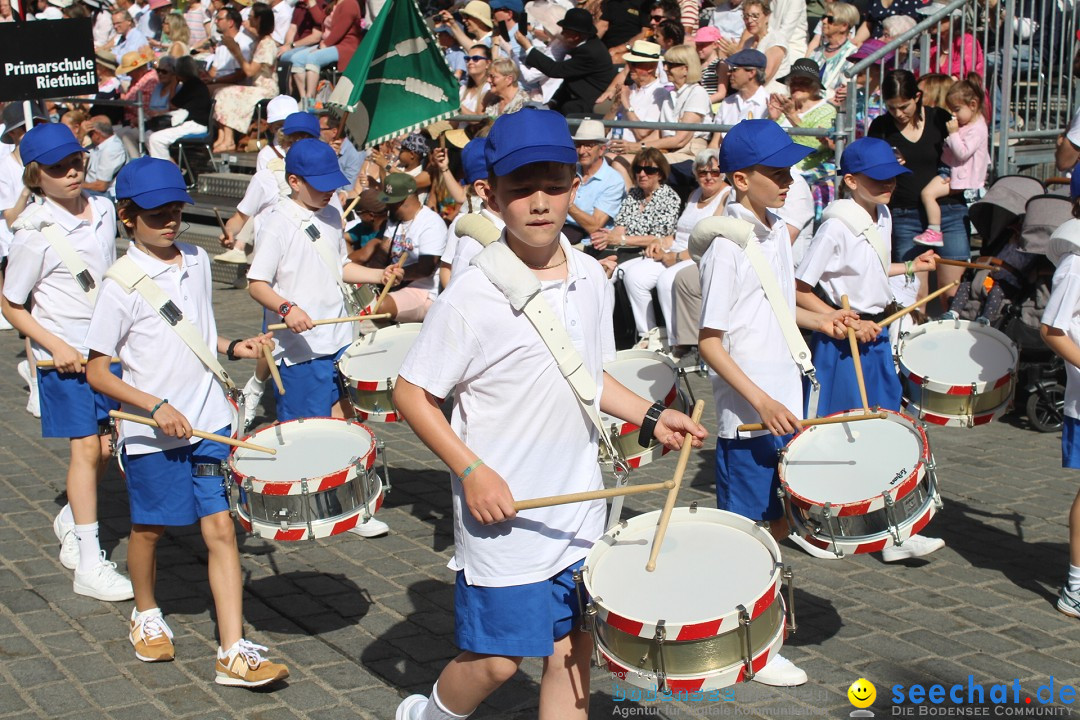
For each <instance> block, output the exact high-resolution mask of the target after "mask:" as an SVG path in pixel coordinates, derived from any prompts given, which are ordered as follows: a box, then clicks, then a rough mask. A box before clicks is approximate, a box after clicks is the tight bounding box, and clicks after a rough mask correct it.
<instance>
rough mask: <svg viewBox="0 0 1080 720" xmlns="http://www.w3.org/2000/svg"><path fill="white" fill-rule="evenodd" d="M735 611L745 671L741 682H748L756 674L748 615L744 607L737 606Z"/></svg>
mask: <svg viewBox="0 0 1080 720" xmlns="http://www.w3.org/2000/svg"><path fill="white" fill-rule="evenodd" d="M736 609H737V610H738V611H739V639H741V640H742V646H743V667H744V668H745V669H746V675H745V677H743V680H744V681H745V682H749V681H750V680H753V679H754V675H756V674H757V673H755V672H754V650H753V647H752V646H751V644H750V613H749V612H747V611H746V606H745V605H739V606H738V607H737V608H736Z"/></svg>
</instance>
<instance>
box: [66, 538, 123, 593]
mask: <svg viewBox="0 0 1080 720" xmlns="http://www.w3.org/2000/svg"><path fill="white" fill-rule="evenodd" d="M74 590H75V593H76V594H78V595H87V596H89V597H92V598H97V599H98V600H104V601H106V602H118V601H120V600H130V599H132V598H133V597H135V591H134V590H132V589H131V581H130V580H128V579H127V578H126V577H124V576H123V575H121V574H120V573H118V572H117V571H116V563H114V562H110V561H109V559H108V558H107V557H106V556H105V551H104V550H102V551H101V562H100V563H98V564H97V566H96V567H94V569H93V570H89V571H87V572H84V573H81V572H79V571H78V570H76V571H75V584H74Z"/></svg>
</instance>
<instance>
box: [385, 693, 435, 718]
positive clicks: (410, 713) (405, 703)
mask: <svg viewBox="0 0 1080 720" xmlns="http://www.w3.org/2000/svg"><path fill="white" fill-rule="evenodd" d="M428 702H430V701H429V700H428V699H427V696H426V695H410V696H409V697H407V698H405V699H404V700H402V701H401V704H400V705H398V706H397V712H395V713H394V720H420V715H421V713H423V712H424V708H426V707H427V704H428Z"/></svg>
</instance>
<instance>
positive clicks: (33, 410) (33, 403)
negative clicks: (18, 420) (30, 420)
mask: <svg viewBox="0 0 1080 720" xmlns="http://www.w3.org/2000/svg"><path fill="white" fill-rule="evenodd" d="M29 385H30V397H28V398H27V399H26V412H28V413H30V414H31V415H33V416H34V417H36V418H40V417H41V400H39V399H38V384H37V377H31V379H30V381H29Z"/></svg>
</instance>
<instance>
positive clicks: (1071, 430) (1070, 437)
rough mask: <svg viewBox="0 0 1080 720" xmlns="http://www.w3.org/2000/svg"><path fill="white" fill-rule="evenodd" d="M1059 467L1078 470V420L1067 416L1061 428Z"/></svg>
mask: <svg viewBox="0 0 1080 720" xmlns="http://www.w3.org/2000/svg"><path fill="white" fill-rule="evenodd" d="M1061 467H1067V468H1073V469H1080V420H1077V419H1076V418H1071V417H1069V416H1068V415H1066V416H1065V424H1064V425H1062V426H1061Z"/></svg>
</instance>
